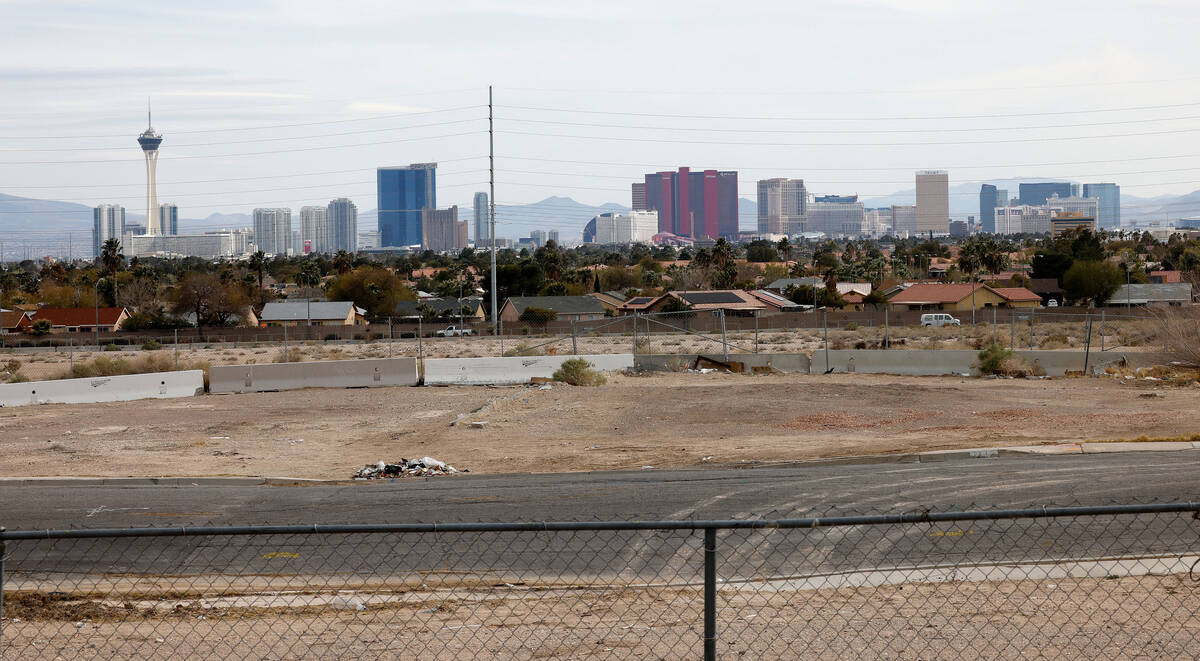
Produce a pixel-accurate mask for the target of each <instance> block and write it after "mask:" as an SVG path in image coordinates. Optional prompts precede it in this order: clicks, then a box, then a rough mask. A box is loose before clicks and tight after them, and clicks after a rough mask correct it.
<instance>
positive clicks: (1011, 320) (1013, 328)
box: [1008, 308, 1017, 351]
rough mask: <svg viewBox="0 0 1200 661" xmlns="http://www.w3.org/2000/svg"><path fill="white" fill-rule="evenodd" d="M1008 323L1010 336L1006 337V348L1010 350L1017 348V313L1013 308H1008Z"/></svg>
mask: <svg viewBox="0 0 1200 661" xmlns="http://www.w3.org/2000/svg"><path fill="white" fill-rule="evenodd" d="M1008 325H1009V333H1011V336H1010V337H1009V338H1008V348H1009V350H1011V351H1016V350H1017V313H1016V309H1015V308H1009V310H1008Z"/></svg>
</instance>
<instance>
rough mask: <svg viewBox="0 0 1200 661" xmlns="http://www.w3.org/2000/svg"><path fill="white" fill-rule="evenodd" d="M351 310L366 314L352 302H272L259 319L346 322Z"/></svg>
mask: <svg viewBox="0 0 1200 661" xmlns="http://www.w3.org/2000/svg"><path fill="white" fill-rule="evenodd" d="M310 306H311V307H310ZM351 310H353V311H354V313H355V314H366V311H365V310H363V309H362V308H357V307H355V306H354V303H353V302H352V301H313V302H312V303H309V302H307V301H271V302H270V303H267V304H266V305H265V306H263V310H262V314H260V315H258V318H259V320H260V321H305V320H307V319H338V320H344V319H346V318H348V317H349V316H350V312H351Z"/></svg>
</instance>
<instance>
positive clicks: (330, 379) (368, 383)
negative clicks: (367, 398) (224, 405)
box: [208, 358, 418, 393]
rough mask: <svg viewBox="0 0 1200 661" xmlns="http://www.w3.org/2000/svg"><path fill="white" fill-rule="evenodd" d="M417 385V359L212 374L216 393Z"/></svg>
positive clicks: (240, 368) (217, 368)
mask: <svg viewBox="0 0 1200 661" xmlns="http://www.w3.org/2000/svg"><path fill="white" fill-rule="evenodd" d="M417 383H418V378H417V359H416V358H369V359H364V360H326V361H318V362H311V363H265V364H262V365H214V366H213V367H211V368H209V372H208V390H209V392H212V393H238V392H265V391H273V390H299V389H301V388H373V387H381V386H415V385H417Z"/></svg>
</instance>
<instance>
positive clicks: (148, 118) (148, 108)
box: [146, 97, 154, 126]
mask: <svg viewBox="0 0 1200 661" xmlns="http://www.w3.org/2000/svg"><path fill="white" fill-rule="evenodd" d="M146 126H154V122H153V121H152V120H151V119H150V97H146Z"/></svg>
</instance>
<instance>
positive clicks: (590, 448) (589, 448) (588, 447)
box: [584, 445, 598, 450]
mask: <svg viewBox="0 0 1200 661" xmlns="http://www.w3.org/2000/svg"><path fill="white" fill-rule="evenodd" d="M597 447H598V446H595V445H589V446H587V447H586V448H584V450H595V449H596V448H597Z"/></svg>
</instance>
